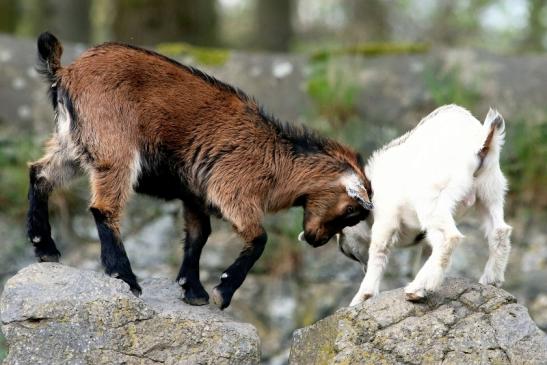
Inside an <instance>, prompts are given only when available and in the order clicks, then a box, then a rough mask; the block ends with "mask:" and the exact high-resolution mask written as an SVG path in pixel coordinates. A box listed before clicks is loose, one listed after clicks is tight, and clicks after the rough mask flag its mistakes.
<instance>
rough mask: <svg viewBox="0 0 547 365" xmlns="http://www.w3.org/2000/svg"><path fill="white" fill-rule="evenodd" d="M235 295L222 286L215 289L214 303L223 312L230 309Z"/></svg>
mask: <svg viewBox="0 0 547 365" xmlns="http://www.w3.org/2000/svg"><path fill="white" fill-rule="evenodd" d="M233 295H234V293H233V292H232V291H230V290H228V289H226V288H223V287H222V286H221V285H219V286H217V287H215V288H214V289H213V303H215V305H216V306H217V307H219V308H220V309H221V310H223V309H225V308H228V306H229V305H230V302H231V301H232V296H233Z"/></svg>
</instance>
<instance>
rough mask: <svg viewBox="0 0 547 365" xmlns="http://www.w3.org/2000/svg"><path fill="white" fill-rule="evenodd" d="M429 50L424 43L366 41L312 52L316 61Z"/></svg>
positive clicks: (312, 57) (312, 56)
mask: <svg viewBox="0 0 547 365" xmlns="http://www.w3.org/2000/svg"><path fill="white" fill-rule="evenodd" d="M428 50H429V46H428V45H426V44H422V43H364V44H357V45H354V46H349V47H344V48H338V49H330V50H319V51H316V52H313V53H312V54H311V59H312V60H314V61H320V60H326V59H328V58H331V57H337V56H367V57H373V56H383V55H399V54H409V53H424V52H427V51H428Z"/></svg>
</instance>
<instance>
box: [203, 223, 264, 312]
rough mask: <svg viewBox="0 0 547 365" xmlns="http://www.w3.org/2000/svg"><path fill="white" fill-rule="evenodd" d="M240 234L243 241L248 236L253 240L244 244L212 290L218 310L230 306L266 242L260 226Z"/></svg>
mask: <svg viewBox="0 0 547 365" xmlns="http://www.w3.org/2000/svg"><path fill="white" fill-rule="evenodd" d="M240 234H241V236H242V237H243V238H244V239H245V238H246V237H250V236H251V237H253V238H252V239H250V240H248V241H247V242H246V244H245V247H244V248H243V250H242V251H241V253H240V254H239V257H238V258H237V259H236V260H235V262H234V263H233V264H232V265H231V266H230V267H229V268H228V269H227V270H226V271H224V273H222V275H221V277H220V284H219V285H217V286H216V287H215V288H214V289H213V301H214V302H215V304H216V305H217V306H219V308H220V309H224V308H226V307H228V306H229V305H230V302H231V301H232V296H233V295H234V293H235V291H236V290H237V289H238V288H239V287H240V286H241V284H243V281H244V280H245V278H246V277H247V273H248V272H249V270H251V268H252V267H253V265H254V263H255V262H256V260H258V258H259V257H260V256H261V255H262V252H264V247H265V246H266V241H267V240H268V235H267V234H266V231H265V230H264V228H262V227H261V226H259V227H258V228H254V229H249V230H247V231H243V232H240Z"/></svg>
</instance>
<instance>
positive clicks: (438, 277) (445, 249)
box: [339, 105, 511, 305]
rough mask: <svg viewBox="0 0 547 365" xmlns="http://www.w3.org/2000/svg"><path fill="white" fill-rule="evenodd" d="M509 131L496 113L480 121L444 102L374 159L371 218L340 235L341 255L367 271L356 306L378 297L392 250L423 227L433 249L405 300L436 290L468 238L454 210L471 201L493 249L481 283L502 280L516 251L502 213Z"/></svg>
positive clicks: (368, 169) (369, 165)
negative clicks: (501, 159) (503, 158)
mask: <svg viewBox="0 0 547 365" xmlns="http://www.w3.org/2000/svg"><path fill="white" fill-rule="evenodd" d="M504 129H505V122H504V120H503V117H502V116H501V115H500V114H499V113H498V112H497V111H495V110H492V109H491V110H490V111H489V112H488V115H487V116H486V120H485V122H484V125H482V124H481V123H480V122H479V121H478V120H477V119H476V118H474V117H473V116H472V115H471V113H469V112H468V111H467V110H465V109H464V108H461V107H459V106H456V105H447V106H443V107H440V108H438V109H436V110H435V111H434V112H432V113H431V114H430V115H428V116H427V117H425V118H424V119H422V121H421V122H420V123H419V124H418V125H417V126H416V128H414V129H413V130H411V131H410V132H408V133H406V134H405V135H403V136H401V137H399V138H397V139H395V140H393V141H392V142H390V143H388V144H387V145H385V146H384V147H382V148H380V149H379V150H377V151H376V152H375V153H374V154H373V155H372V156H371V158H370V159H369V160H368V163H367V165H366V168H365V172H366V175H367V177H368V178H369V179H370V181H371V184H372V192H373V197H372V201H373V204H374V210H373V214H372V217H369V219H368V220H367V221H363V222H361V223H359V224H358V225H357V226H354V227H348V228H346V229H344V231H343V233H342V235H341V236H340V237H339V244H340V248H341V250H342V252H343V253H344V254H346V255H347V256H349V257H352V258H354V259H357V260H359V261H361V263H362V264H363V268H364V269H365V271H366V274H365V278H364V279H363V282H362V283H361V286H360V288H359V291H358V293H357V294H356V295H355V297H354V298H353V300H352V301H351V305H356V304H358V303H360V302H362V301H364V300H366V299H368V298H370V297H372V296H374V295H377V294H378V292H379V288H380V280H381V278H382V275H383V273H384V269H385V267H386V264H387V261H388V255H389V251H390V248H391V247H392V246H393V245H395V244H403V245H404V244H410V243H413V242H416V241H419V240H420V239H421V238H423V237H424V235H423V233H424V232H425V237H426V239H427V242H428V243H429V244H430V245H431V247H432V253H431V255H430V257H429V258H428V259H427V261H426V262H425V264H424V265H423V267H422V268H421V269H420V271H419V272H418V274H417V275H416V278H415V279H414V280H413V281H412V282H411V283H410V284H408V285H407V286H406V288H405V295H406V299H407V300H411V301H419V300H421V299H423V298H424V297H425V296H426V293H427V291H433V290H435V289H437V288H438V287H439V286H440V284H441V283H442V281H443V278H444V274H445V272H446V270H447V267H448V265H449V262H450V257H451V254H452V252H453V250H454V248H455V247H456V245H457V244H458V243H459V242H460V241H461V239H462V238H463V235H462V234H461V233H460V231H459V230H458V228H457V227H456V224H455V221H454V217H453V215H454V214H456V213H458V214H459V212H457V211H459V210H460V208H468V207H471V206H473V205H474V206H476V207H477V208H478V209H479V212H480V214H481V217H482V220H483V222H484V231H485V234H486V237H487V239H488V244H489V248H490V256H489V259H488V262H487V263H486V267H485V269H484V274H483V275H482V277H481V279H480V283H481V284H491V285H496V286H499V285H501V284H502V283H503V281H504V271H505V267H506V265H507V261H508V257H509V251H510V249H511V244H510V242H509V237H510V234H511V227H510V226H509V225H507V224H506V223H505V221H504V218H503V204H504V197H505V192H506V190H507V183H506V180H505V177H504V176H503V174H502V172H501V169H500V165H499V155H500V149H501V146H502V145H503V141H504ZM372 221H373V224H372V228H369V227H370V225H369V224H371V223H372ZM367 250H368V255H367V253H366V251H367ZM367 256H368V257H367ZM367 261H368V263H367V264H366V266H365V262H367Z"/></svg>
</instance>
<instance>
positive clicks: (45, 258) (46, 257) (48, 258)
mask: <svg viewBox="0 0 547 365" xmlns="http://www.w3.org/2000/svg"><path fill="white" fill-rule="evenodd" d="M60 257H61V254H43V255H40V256H38V262H59V258H60Z"/></svg>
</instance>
